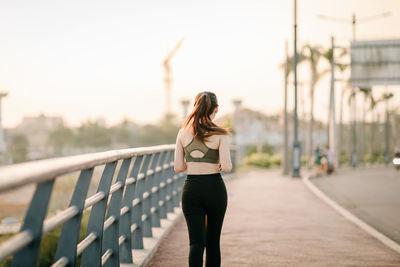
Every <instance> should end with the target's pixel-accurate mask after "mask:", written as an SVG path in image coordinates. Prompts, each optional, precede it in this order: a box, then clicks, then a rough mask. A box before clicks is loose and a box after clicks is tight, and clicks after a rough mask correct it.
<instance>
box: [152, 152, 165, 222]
mask: <svg viewBox="0 0 400 267" xmlns="http://www.w3.org/2000/svg"><path fill="white" fill-rule="evenodd" d="M166 153H167V151H164V152H160V158H159V160H158V162H157V165H156V167H155V171H156V172H155V174H154V177H153V179H152V180H153V181H152V182H151V206H152V207H151V226H152V227H160V226H161V224H160V203H159V202H160V183H161V177H162V174H163V168H162V166H163V164H164V161H165V156H166Z"/></svg>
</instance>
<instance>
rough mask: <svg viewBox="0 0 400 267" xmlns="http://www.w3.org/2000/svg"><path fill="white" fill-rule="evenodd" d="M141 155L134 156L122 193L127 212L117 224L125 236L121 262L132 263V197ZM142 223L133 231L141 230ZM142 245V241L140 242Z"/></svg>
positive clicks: (123, 204) (121, 249)
mask: <svg viewBox="0 0 400 267" xmlns="http://www.w3.org/2000/svg"><path fill="white" fill-rule="evenodd" d="M142 160H143V156H138V157H136V158H135V161H134V163H133V166H132V169H131V173H130V175H129V177H128V179H127V180H126V184H127V185H126V189H125V193H124V197H123V200H122V206H123V207H128V208H129V210H128V212H127V213H125V214H123V215H122V217H121V222H120V225H119V231H120V233H121V235H124V236H125V237H126V242H124V243H122V244H121V247H120V254H119V256H120V261H121V262H122V263H132V262H133V260H132V244H133V233H132V232H131V227H132V225H133V211H134V207H133V205H132V201H133V198H134V196H135V187H136V182H137V176H138V173H139V170H140V165H141V163H142ZM141 227H142V225H141V224H140V228H139V226H137V225H136V229H135V231H134V232H138V231H139V230H140V231H141ZM135 236H136V238H137V237H139V235H135ZM134 242H137V243H140V242H142V238H141V237H140V241H138V240H135V241H134ZM142 245H143V242H142Z"/></svg>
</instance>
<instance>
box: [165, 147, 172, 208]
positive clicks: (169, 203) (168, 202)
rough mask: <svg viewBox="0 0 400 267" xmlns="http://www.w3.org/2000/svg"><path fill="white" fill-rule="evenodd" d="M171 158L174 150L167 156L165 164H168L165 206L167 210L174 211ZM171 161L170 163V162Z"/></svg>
mask: <svg viewBox="0 0 400 267" xmlns="http://www.w3.org/2000/svg"><path fill="white" fill-rule="evenodd" d="M173 158H174V152H172V155H171V156H170V157H169V159H168V161H167V162H166V164H167V165H168V169H167V176H166V190H165V191H166V194H167V195H166V198H165V199H166V206H167V212H174V202H173V200H174V199H173V192H174V169H173V165H172V164H173ZM171 163H172V164H171Z"/></svg>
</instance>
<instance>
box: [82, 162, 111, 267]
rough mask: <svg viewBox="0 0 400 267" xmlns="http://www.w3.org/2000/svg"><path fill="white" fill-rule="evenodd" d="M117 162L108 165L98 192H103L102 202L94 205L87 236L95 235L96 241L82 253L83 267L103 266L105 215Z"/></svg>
mask: <svg viewBox="0 0 400 267" xmlns="http://www.w3.org/2000/svg"><path fill="white" fill-rule="evenodd" d="M116 165H117V161H114V162H111V163H108V164H106V166H105V168H104V171H103V174H102V176H101V179H100V183H99V186H98V189H97V192H103V193H104V197H103V199H102V200H100V201H99V202H97V203H96V204H94V206H93V207H92V211H91V213H90V218H89V223H88V226H87V231H86V236H88V235H89V234H91V233H94V234H95V236H96V240H95V241H93V243H92V244H90V245H89V247H87V248H86V249H85V250H84V251H83V253H82V266H83V267H87V266H101V257H102V241H103V229H104V215H105V212H106V207H107V201H108V194H109V192H110V186H111V182H112V179H113V176H114V172H115V167H116Z"/></svg>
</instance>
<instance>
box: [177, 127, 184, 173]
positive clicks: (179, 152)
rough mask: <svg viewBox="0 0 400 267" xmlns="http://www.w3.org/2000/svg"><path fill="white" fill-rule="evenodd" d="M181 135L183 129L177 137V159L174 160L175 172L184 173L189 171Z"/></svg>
mask: <svg viewBox="0 0 400 267" xmlns="http://www.w3.org/2000/svg"><path fill="white" fill-rule="evenodd" d="M181 133H182V129H180V130H179V132H178V135H177V137H176V144H175V158H174V170H175V172H183V171H185V170H186V169H187V165H186V162H185V159H184V151H183V146H182V143H181Z"/></svg>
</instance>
